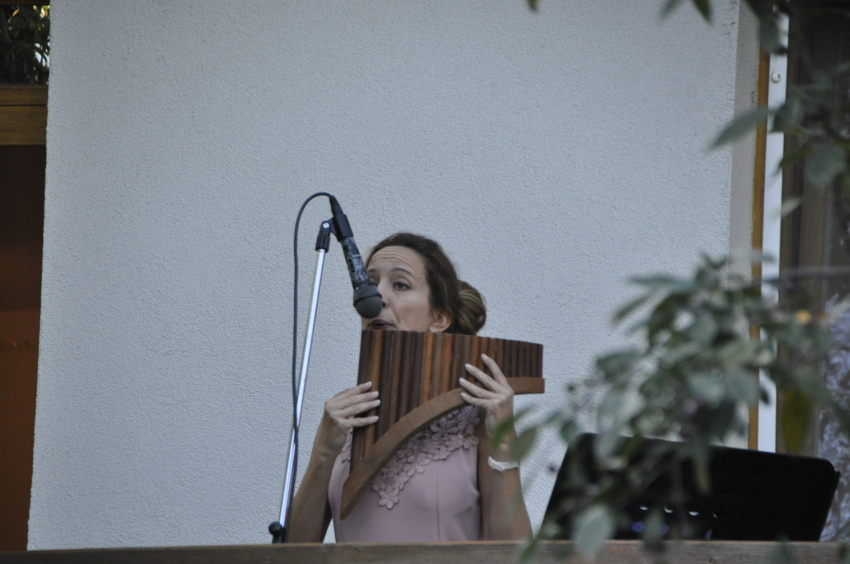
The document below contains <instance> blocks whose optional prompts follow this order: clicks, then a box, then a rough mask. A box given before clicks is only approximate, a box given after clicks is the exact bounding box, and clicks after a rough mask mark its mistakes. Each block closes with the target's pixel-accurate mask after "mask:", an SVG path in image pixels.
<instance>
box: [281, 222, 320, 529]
mask: <svg viewBox="0 0 850 564" xmlns="http://www.w3.org/2000/svg"><path fill="white" fill-rule="evenodd" d="M333 232H334V229H333V221H332V220H330V219H328V220H326V221H323V222H322V225H321V227H320V228H319V235H318V237H317V238H316V251H317V252H318V257H317V259H316V273H315V275H314V277H313V296H312V298H311V300H310V316H309V318H308V319H307V335H306V337H305V338H304V354H303V355H301V376H300V378H299V380H298V391H297V393H296V398H295V405H294V411H293V417H292V432H291V433H290V435H289V456H288V457H287V459H286V476H285V478H284V480H283V495H282V496H281V502H280V520H278V521H275V522H274V523H272V524H271V525H269V532H270V533H271V534H272V544H279V543H285V542H289V531H290V528H289V521H290V518H291V517H292V498H293V494H294V493H295V468H296V465H297V460H298V429H299V427H300V426H301V408H302V406H303V405H304V386H305V384H306V382H307V369H308V367H309V365H310V349H311V348H312V346H313V329H315V326H316V310H317V308H318V307H319V287H320V286H321V285H322V270H323V268H324V264H325V253H327V252H328V248H329V247H330V241H331V233H333Z"/></svg>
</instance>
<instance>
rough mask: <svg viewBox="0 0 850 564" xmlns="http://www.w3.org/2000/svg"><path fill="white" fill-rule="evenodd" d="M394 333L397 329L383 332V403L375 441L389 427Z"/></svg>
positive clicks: (381, 378)
mask: <svg viewBox="0 0 850 564" xmlns="http://www.w3.org/2000/svg"><path fill="white" fill-rule="evenodd" d="M393 333H395V331H383V332H382V333H381V372H380V377H379V381H380V386H379V387H380V390H379V391H378V392H379V393H378V397H379V398H381V404H380V405H379V406H378V422H377V423H376V424H375V441H377V440H378V439H380V438H381V435H383V434H384V433H385V432H386V430H387V429H388V428H389V425H387V421H388V420H389V415H390V405H391V404H392V399H390V392H389V390H390V363H391V362H392V358H393Z"/></svg>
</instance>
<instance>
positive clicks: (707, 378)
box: [497, 257, 850, 556]
mask: <svg viewBox="0 0 850 564" xmlns="http://www.w3.org/2000/svg"><path fill="white" fill-rule="evenodd" d="M632 282H633V283H634V284H636V285H638V286H640V287H641V288H642V289H643V291H642V293H641V294H640V296H639V297H638V298H636V299H635V300H633V301H632V302H630V303H628V304H626V305H624V306H623V307H622V308H621V309H620V310H619V311H618V312H617V313H616V314H615V315H614V321H615V323H617V324H619V325H623V324H624V323H627V322H631V323H632V325H631V327H630V328H629V332H630V333H631V335H632V337H633V338H635V339H636V340H637V342H639V343H640V344H639V345H638V346H635V347H632V348H628V349H624V350H619V351H614V352H612V353H609V354H606V355H603V356H601V357H599V358H597V360H596V370H595V373H594V374H593V375H592V376H591V377H590V378H589V379H588V380H586V381H585V382H583V383H582V384H581V385H578V386H576V385H573V386H572V388H571V389H570V390H569V391H570V394H569V395H570V397H571V400H570V402H569V404H568V405H567V406H565V407H564V408H562V409H559V410H557V411H555V412H553V413H552V414H551V415H550V416H549V418H548V420H547V421H546V423H545V425H548V426H553V427H555V428H556V429H558V431H559V432H560V436H561V438H562V439H563V440H564V441H565V442H566V443H567V444H568V448H569V449H571V450H572V449H573V448H574V447H575V446H576V441H577V439H578V436H579V428H580V424H579V421H580V420H581V419H582V414H583V413H587V409H588V408H587V407H586V406H587V405H588V404H589V403H590V402H589V401H588V398H590V397H601V400H600V401H599V402H598V404H597V405H596V407H595V408H592V409H593V411H592V412H591V413H592V415H593V416H594V418H595V424H596V427H597V428H598V435H597V437H596V440H595V441H594V443H593V451H592V456H593V459H594V461H595V464H596V469H597V470H598V473H599V475H600V476H601V478H599V477H598V476H597V477H596V478H594V477H592V476H589V475H588V474H587V471H586V469H584V468H583V467H581V466H580V464H579V463H578V462H579V461H578V460H575V461H574V464H575V467H574V468H571V472H570V473H569V474H570V481H569V483H567V484H560V485H559V487H563V488H566V490H567V491H568V493H569V494H570V495H568V496H567V497H566V501H565V502H564V504H563V506H562V507H560V508H559V512H560V515H566V516H567V517H568V518H569V520H570V523H571V527H570V529H571V533H572V537H573V538H574V540H575V541H576V546H577V548H578V549H579V550H580V551H581V552H582V553H583V554H584V555H585V556H592V555H594V554H595V553H596V551H597V550H598V549H599V548H600V547H601V545H602V543H603V542H604V541H606V540H608V539H609V538H611V537H612V536H613V535H614V532H615V530H616V529H617V528H618V527H622V526H623V525H624V524H628V523H629V521H628V520H627V515H626V513H625V511H624V509H625V507H626V505H627V504H628V503H629V502H631V501H632V500H634V499H636V497H637V496H639V495H640V494H642V493H643V492H645V491H646V490H647V488H648V487H649V486H650V485H651V484H653V483H654V482H655V480H656V478H658V477H659V476H660V475H661V474H664V473H672V475H673V480H672V483H671V485H670V488H669V490H668V491H666V493H665V494H664V495H663V496H661V497H660V498H658V499H656V501H657V503H655V504H654V509H653V510H652V511H651V512H650V514H649V518H648V519H646V520H645V527H644V529H643V533H642V536H643V538H644V539H645V540H646V541H647V542H648V543H650V545H653V546H657V545H658V544H659V543H660V541H661V539H662V537H663V535H664V530H663V526H664V519H663V515H662V514H661V512H660V511H661V510H660V508H661V507H669V508H672V511H673V513H674V515H676V516H677V519H676V523H677V525H674V526H672V527H671V530H670V531H669V535H670V536H671V537H673V538H675V537H679V538H685V537H687V529H688V527H687V523H686V517H685V515H686V503H687V501H688V500H687V498H686V494H685V492H684V490H683V488H682V481H683V480H684V479H685V478H688V479H691V480H692V481H693V483H695V484H696V485H697V487H698V488H699V490H700V491H702V492H707V490H708V488H709V484H710V481H709V464H710V459H711V452H710V448H711V445H712V444H717V443H723V442H726V441H728V440H729V439H730V438H732V437H735V436H744V435H745V434H746V430H747V421H746V413H747V408H748V407H753V406H755V405H756V404H757V403H758V401H759V399H760V398H761V399H764V398H765V397H766V396H765V394H766V392H765V391H764V390H763V389H761V388H760V386H759V383H758V374H759V371H761V372H762V373H763V374H765V375H766V376H767V377H768V378H769V379H770V380H772V381H773V382H774V383H775V384H776V386H777V389H778V390H779V391H781V392H783V393H784V394H785V395H786V397H788V398H790V401H789V402H788V406H789V410H790V416H789V417H787V418H786V419H785V421H784V422H783V424H784V431H785V434H786V436H787V438H788V441H789V446H790V447H791V448H792V449H794V448H796V447H797V446H799V443H800V442H801V441H802V440H803V436H804V435H805V426H806V424H807V422H808V421H809V420H810V419H811V417H810V416H811V414H812V412H813V410H815V409H822V410H825V411H827V412H830V413H832V414H833V415H834V416H835V417H836V418H837V419H838V421H839V422H840V423H841V424H842V425H843V427H844V429H845V432H847V431H850V413H848V412H847V411H846V410H845V409H843V408H842V407H841V406H839V405H838V404H837V403H836V402H835V401H834V400H833V398H832V396H831V394H830V393H829V391H828V390H827V388H826V387H825V385H824V384H823V382H822V380H821V378H820V375H819V366H820V362H821V361H822V360H823V359H824V357H825V355H826V353H827V351H828V350H829V346H830V334H829V324H830V321H831V317H830V316H828V315H823V316H819V317H814V316H812V315H811V314H810V313H809V309H808V308H809V305H810V304H809V303H808V301H807V299H806V297H805V296H804V295H803V294H802V292H801V291H799V290H796V289H794V288H795V287H794V286H790V285H789V284H788V282H789V281H787V280H782V281H781V282H782V283H783V286H787V288H786V289H785V291H784V292H783V299H782V300H780V301H779V302H777V301H776V300H772V299H768V298H764V297H762V295H761V292H760V283H761V282H760V281H759V282H752V281H748V280H746V279H744V278H743V277H739V276H736V275H734V274H730V273H729V272H728V268H727V263H726V261H725V260H713V259H711V258H709V257H703V259H702V262H701V264H700V265H699V266H698V267H697V269H696V270H695V272H694V274H693V276H692V277H690V278H682V277H675V276H653V277H648V278H635V279H633V280H632ZM836 312H838V313H843V312H844V309H842V308H837V309H835V308H834V309H833V313H832V315H835V314H836ZM635 320H636V321H635ZM751 328H754V329H756V330H758V331H759V332H760V333H761V334H762V335H763V338H762V339H753V338H751V333H750V331H751ZM777 350H779V351H782V354H779V353H777ZM521 416H522V415H520V416H519V417H521ZM650 437H667V438H677V439H681V440H683V441H684V442H678V443H677V442H663V443H652V444H650V443H647V439H648V438H650ZM497 440H498V438H497ZM527 448H528V446H526V447H524V449H526V450H527ZM638 452H644V453H645V455H644V456H642V457H641V458H637V459H636V458H635V454H636V453H638ZM683 463H684V464H685V465H684V466H683ZM682 468H690V469H691V470H690V471H691V472H692V476H683V475H682V472H683V470H682ZM592 478H593V479H592ZM556 516H557V515H556ZM553 525H554V523H552V522H548V523H545V524H544V526H543V527H542V528H541V530H540V533H539V534H538V536H537V538H536V539H535V541H534V543H532V547H533V546H534V545H535V544H536V543H539V541H540V540H543V539H546V538H557V537H558V536H563V533H564V531H561V530H559V529H558V527H555V526H553ZM568 532H569V531H568ZM531 552H533V549H532V550H531V551H530V552H529V554H530V553H531Z"/></svg>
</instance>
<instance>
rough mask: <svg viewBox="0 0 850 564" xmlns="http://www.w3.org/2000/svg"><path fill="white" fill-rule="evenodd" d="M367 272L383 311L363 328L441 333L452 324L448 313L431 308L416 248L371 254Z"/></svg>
mask: <svg viewBox="0 0 850 564" xmlns="http://www.w3.org/2000/svg"><path fill="white" fill-rule="evenodd" d="M367 272H368V273H369V278H370V279H371V280H372V282H374V283H375V285H376V286H377V287H378V291H379V292H380V293H381V297H382V298H383V300H384V308H383V309H382V310H381V314H380V315H379V316H378V317H376V318H375V319H364V320H363V328H364V329H377V330H380V329H386V330H397V331H422V332H426V331H431V332H440V331H444V330H445V329H446V328H448V326H449V325H451V319H450V318H449V317H448V316H447V315H446V314H445V313H440V312H435V311H433V310H432V309H431V302H430V300H429V297H430V295H431V288H430V287H428V281H427V279H426V277H425V261H424V260H423V259H422V257H421V256H420V255H419V253H417V252H416V251H414V250H413V249H408V248H407V247H384V248H383V249H381V250H379V251H378V252H376V253H375V254H374V255H372V260H371V261H370V262H369V265H368V268H367Z"/></svg>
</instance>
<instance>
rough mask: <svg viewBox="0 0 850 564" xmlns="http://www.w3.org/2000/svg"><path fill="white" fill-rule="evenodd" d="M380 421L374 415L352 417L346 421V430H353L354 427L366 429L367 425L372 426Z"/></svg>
mask: <svg viewBox="0 0 850 564" xmlns="http://www.w3.org/2000/svg"><path fill="white" fill-rule="evenodd" d="M377 420H378V416H377V415H373V416H371V417H352V418H351V419H346V420H345V423H346V426H345V428H346V429H351V428H353V427H365V426H366V425H371V424H372V423H375V422H376V421H377Z"/></svg>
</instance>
